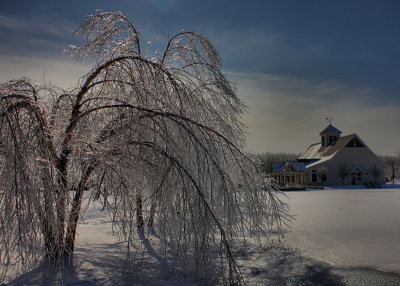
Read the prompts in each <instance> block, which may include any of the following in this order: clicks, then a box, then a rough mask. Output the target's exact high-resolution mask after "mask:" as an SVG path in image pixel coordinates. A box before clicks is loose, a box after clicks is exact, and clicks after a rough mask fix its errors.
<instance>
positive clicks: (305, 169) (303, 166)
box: [288, 162, 307, 172]
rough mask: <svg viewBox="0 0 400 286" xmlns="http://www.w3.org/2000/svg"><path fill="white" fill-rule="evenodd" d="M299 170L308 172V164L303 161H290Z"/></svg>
mask: <svg viewBox="0 0 400 286" xmlns="http://www.w3.org/2000/svg"><path fill="white" fill-rule="evenodd" d="M288 163H290V164H292V166H293V167H294V168H295V169H296V170H297V171H299V172H307V168H306V165H305V164H304V163H301V162H288Z"/></svg>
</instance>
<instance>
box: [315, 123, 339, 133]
mask: <svg viewBox="0 0 400 286" xmlns="http://www.w3.org/2000/svg"><path fill="white" fill-rule="evenodd" d="M340 133H342V131H340V130H339V129H337V128H336V127H334V126H333V125H331V124H329V125H328V126H327V127H326V128H325V129H324V130H322V131H321V133H319V135H322V134H340Z"/></svg>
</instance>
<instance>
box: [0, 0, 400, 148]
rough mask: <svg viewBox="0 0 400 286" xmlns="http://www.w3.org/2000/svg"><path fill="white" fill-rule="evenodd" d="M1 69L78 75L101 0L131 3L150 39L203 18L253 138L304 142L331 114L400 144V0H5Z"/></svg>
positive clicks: (350, 129)
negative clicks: (83, 31) (84, 35)
mask: <svg viewBox="0 0 400 286" xmlns="http://www.w3.org/2000/svg"><path fill="white" fill-rule="evenodd" d="M1 3H2V9H1V10H0V41H1V45H0V81H1V82H4V81H7V80H9V79H13V78H19V77H22V76H27V77H30V78H32V79H33V80H35V81H38V82H43V80H45V81H46V82H53V83H54V84H57V85H61V86H63V87H72V86H74V85H75V84H76V83H77V80H78V78H79V76H81V75H83V74H85V73H86V72H88V71H89V68H90V67H89V66H84V65H73V63H72V62H71V60H70V59H69V58H68V57H67V56H65V55H63V50H64V49H66V48H67V47H68V44H73V43H76V39H74V38H73V36H72V33H73V30H74V29H75V28H76V27H77V25H78V24H79V23H80V22H81V21H82V20H83V19H84V17H85V15H87V14H91V13H95V11H96V9H102V10H109V11H116V10H120V11H122V12H124V13H125V14H126V15H127V16H128V17H129V18H130V19H131V20H132V21H133V23H134V24H135V25H136V27H137V28H138V29H139V30H140V32H141V34H142V38H143V39H144V40H145V41H147V40H151V39H152V38H154V37H155V36H157V35H159V34H167V35H168V34H174V33H176V32H179V31H180V30H182V29H194V30H197V31H199V32H201V33H203V34H204V35H206V36H208V37H209V38H210V39H211V40H212V41H213V43H214V44H215V46H216V48H217V50H218V51H219V52H220V54H221V57H222V60H223V70H224V73H225V74H226V75H227V76H228V78H229V79H230V80H232V81H233V82H235V83H237V84H238V91H239V96H240V97H241V98H242V99H243V100H244V101H245V102H246V104H247V106H248V113H247V114H246V115H245V116H244V118H243V120H244V122H245V124H246V125H247V126H248V129H247V132H248V136H247V138H248V139H247V141H248V150H249V151H251V152H255V153H260V152H267V151H271V152H302V151H304V150H305V149H306V148H307V147H308V145H310V144H311V143H314V142H317V141H318V140H319V138H318V133H319V132H320V131H321V130H322V129H324V127H325V126H326V125H327V122H326V120H325V118H326V117H328V116H329V117H333V118H334V121H333V124H334V125H335V126H336V127H337V128H338V129H340V130H341V131H343V134H344V135H346V134H350V133H357V134H358V135H359V136H360V137H361V138H362V139H363V140H364V141H365V142H366V143H367V144H368V145H369V146H370V147H371V148H372V149H373V150H374V151H375V152H376V153H378V154H385V155H392V154H394V153H395V152H397V151H398V150H400V128H399V119H400V112H399V110H400V96H399V90H400V80H399V78H398V77H399V76H400V17H399V14H400V2H399V1H368V0H359V1H350V0H347V1H345V0H343V1H341V0H336V1H334V0H332V1H324V0H315V1H311V0H302V1H300V0H298V1H284V0H281V1H268V0H264V1H258V0H254V1H237V0H220V1H216V0H213V1H211V0H202V1H194V0H193V1H192V0H127V1H119V0H113V1H102V0H96V1H92V0H80V1H76V0H69V1H54V0H47V1H45V0H36V1H25V0H24V1H16V0H11V1H9V0H2V1H1Z"/></svg>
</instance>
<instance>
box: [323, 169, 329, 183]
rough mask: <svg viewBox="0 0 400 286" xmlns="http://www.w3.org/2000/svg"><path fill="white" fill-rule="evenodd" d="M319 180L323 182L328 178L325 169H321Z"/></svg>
mask: <svg viewBox="0 0 400 286" xmlns="http://www.w3.org/2000/svg"><path fill="white" fill-rule="evenodd" d="M321 180H322V182H323V183H324V182H326V181H327V180H328V176H327V172H326V170H322V171H321Z"/></svg>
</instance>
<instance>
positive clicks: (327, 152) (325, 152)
mask: <svg viewBox="0 0 400 286" xmlns="http://www.w3.org/2000/svg"><path fill="white" fill-rule="evenodd" d="M353 139H354V140H357V142H358V144H360V146H362V147H365V148H367V149H368V151H369V152H370V153H371V154H372V155H373V156H374V157H375V158H376V159H377V160H378V161H379V162H380V163H381V164H382V165H385V164H384V163H383V162H382V160H381V159H380V158H379V157H378V156H377V155H376V154H375V153H374V152H373V151H372V150H371V149H370V148H369V147H368V146H367V144H365V143H364V142H363V141H362V140H361V138H360V137H358V135H357V134H350V135H347V136H343V137H340V138H338V140H337V141H336V142H335V144H334V145H331V146H328V147H321V143H317V144H313V145H311V146H310V147H308V149H307V151H306V152H305V153H304V154H303V155H302V156H301V157H300V159H316V158H315V157H314V158H311V157H310V158H307V157H305V155H308V154H310V153H311V152H310V151H309V149H310V148H311V149H312V150H314V151H315V149H316V146H319V147H320V148H319V150H318V152H317V153H318V154H319V156H320V160H318V161H316V162H314V163H312V164H309V165H307V168H310V167H313V166H316V165H319V164H321V163H323V162H326V161H328V160H330V159H332V158H333V157H334V156H335V155H336V154H337V153H338V152H339V151H340V150H342V149H343V148H345V147H346V146H347V145H348V144H349V143H350V142H351V141H352V140H353ZM312 155H314V156H316V155H315V154H312Z"/></svg>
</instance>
